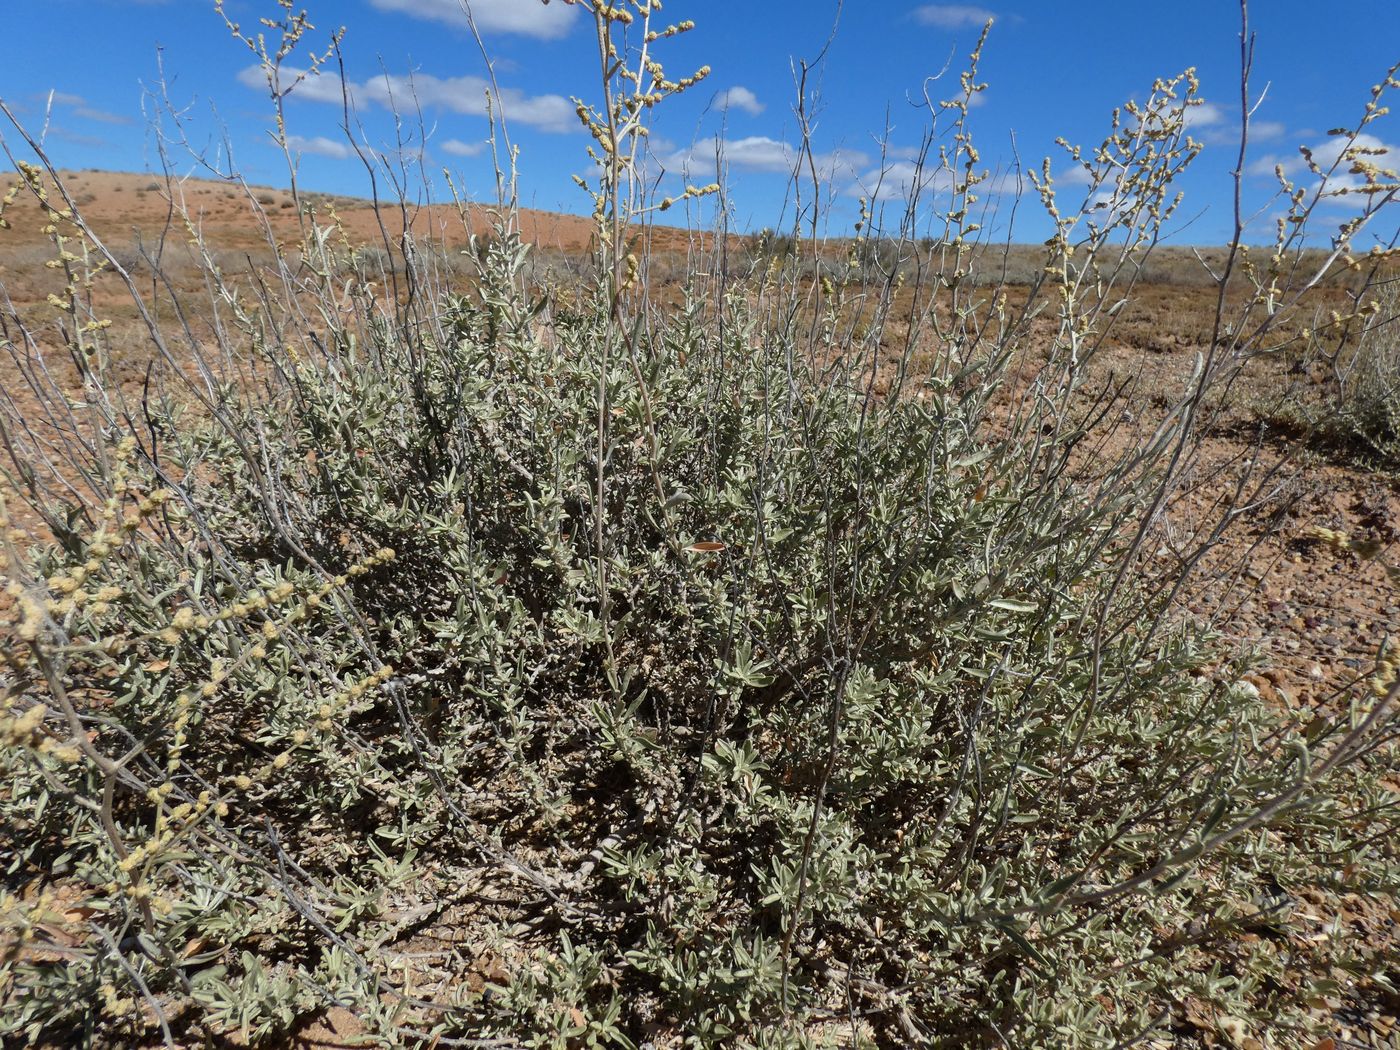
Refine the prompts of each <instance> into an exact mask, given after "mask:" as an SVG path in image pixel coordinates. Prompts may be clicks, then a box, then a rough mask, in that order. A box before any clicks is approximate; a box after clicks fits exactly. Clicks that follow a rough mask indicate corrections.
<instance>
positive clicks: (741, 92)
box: [715, 84, 766, 117]
mask: <svg viewBox="0 0 1400 1050" xmlns="http://www.w3.org/2000/svg"><path fill="white" fill-rule="evenodd" d="M715 103H716V105H718V106H719V107H720V108H721V109H742V110H743V111H744V112H745V113H750V114H752V115H753V116H755V117H756V116H758V115H759V114H760V113H762V112H763V110H764V109H765V108H766V107H765V106H764V105H763V103H762V102H760V101H759V100H758V96H757V95H755V94H754V93H753V92H752V91H750V90H749V89H748V88H746V87H743V86H741V85H738V84H736V85H735V86H734V87H732V88H729V89H728V90H726V91H721V92H720V93H719V95H718V96H717V97H716V99H715Z"/></svg>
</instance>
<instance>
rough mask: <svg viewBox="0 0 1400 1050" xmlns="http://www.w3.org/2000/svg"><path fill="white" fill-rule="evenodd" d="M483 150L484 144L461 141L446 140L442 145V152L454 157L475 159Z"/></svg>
mask: <svg viewBox="0 0 1400 1050" xmlns="http://www.w3.org/2000/svg"><path fill="white" fill-rule="evenodd" d="M484 149H486V143H484V142H463V141H462V140H461V139H448V140H447V141H446V142H444V143H443V144H442V151H443V152H444V153H450V154H451V155H452V156H454V157H475V156H477V154H479V153H481V152H482V151H483V150H484Z"/></svg>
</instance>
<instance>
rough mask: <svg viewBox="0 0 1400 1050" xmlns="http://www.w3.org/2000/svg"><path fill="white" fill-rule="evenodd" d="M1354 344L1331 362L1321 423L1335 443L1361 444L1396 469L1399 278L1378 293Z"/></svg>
mask: <svg viewBox="0 0 1400 1050" xmlns="http://www.w3.org/2000/svg"><path fill="white" fill-rule="evenodd" d="M1371 302H1373V303H1374V304H1375V308H1374V313H1372V314H1371V316H1370V318H1369V323H1367V324H1366V325H1365V330H1364V332H1363V334H1362V336H1361V338H1360V339H1359V340H1357V341H1356V342H1355V344H1354V346H1350V347H1345V348H1344V349H1343V350H1342V351H1339V352H1338V354H1337V355H1336V358H1335V359H1334V361H1333V362H1332V366H1333V367H1332V383H1333V395H1332V398H1331V402H1332V403H1331V405H1330V406H1329V409H1330V410H1329V411H1328V412H1327V414H1326V415H1325V417H1324V421H1320V422H1322V423H1323V425H1324V426H1325V428H1326V430H1327V432H1328V433H1329V434H1330V436H1332V437H1333V438H1334V439H1337V440H1339V441H1344V442H1347V443H1349V444H1354V445H1360V446H1361V447H1363V448H1365V449H1367V450H1368V451H1369V452H1370V453H1371V454H1372V455H1374V456H1376V457H1377V458H1378V459H1379V460H1380V461H1381V462H1382V463H1384V464H1387V465H1388V466H1389V468H1390V469H1392V470H1397V469H1400V278H1391V279H1390V280H1389V282H1388V283H1386V284H1384V285H1383V286H1382V287H1381V288H1379V289H1378V291H1377V294H1376V296H1375V298H1374V299H1372V300H1371Z"/></svg>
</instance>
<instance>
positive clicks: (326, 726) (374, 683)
mask: <svg viewBox="0 0 1400 1050" xmlns="http://www.w3.org/2000/svg"><path fill="white" fill-rule="evenodd" d="M393 676H394V669H393V668H392V667H390V666H389V665H388V664H385V665H384V666H383V667H381V668H380V669H379V670H377V671H375V672H374V674H372V675H370V676H369V677H368V678H364V679H361V680H360V681H358V682H353V683H351V684H350V685H348V686H346V687H345V688H344V689H342V690H341V691H340V692H338V693H336V694H335V696H333V697H331V699H330V700H329V701H328V702H326V703H324V704H322V705H321V706H320V708H319V709H318V710H317V712H316V728H317V729H319V730H320V731H321V732H323V733H329V732H330V731H331V730H332V729H333V728H335V719H336V718H337V717H338V716H340V715H341V714H343V713H344V712H345V711H347V710H348V709H349V708H350V707H351V705H352V704H354V703H355V702H356V701H358V700H359V699H360V698H361V697H362V696H364V695H365V693H367V692H369V691H370V690H371V689H375V688H377V687H379V686H382V685H383V684H384V683H385V682H387V681H388V680H389V679H390V678H392V677H393Z"/></svg>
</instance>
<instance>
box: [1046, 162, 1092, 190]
mask: <svg viewBox="0 0 1400 1050" xmlns="http://www.w3.org/2000/svg"><path fill="white" fill-rule="evenodd" d="M1093 182H1094V175H1093V173H1092V172H1091V171H1089V170H1088V169H1087V168H1085V167H1084V165H1082V164H1076V165H1074V166H1073V167H1069V168H1066V169H1065V170H1064V171H1062V172H1059V173H1058V174H1057V175H1056V176H1055V185H1056V186H1057V187H1060V186H1091V185H1093Z"/></svg>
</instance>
